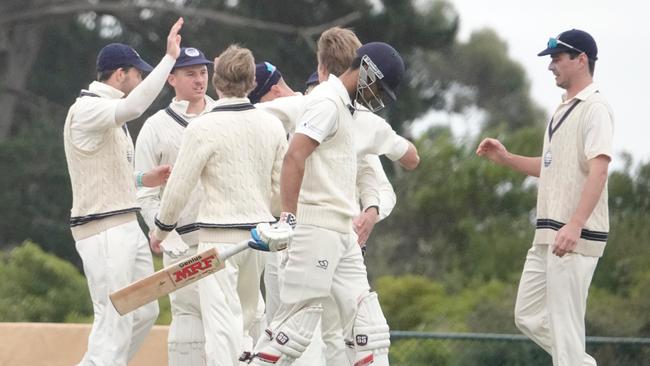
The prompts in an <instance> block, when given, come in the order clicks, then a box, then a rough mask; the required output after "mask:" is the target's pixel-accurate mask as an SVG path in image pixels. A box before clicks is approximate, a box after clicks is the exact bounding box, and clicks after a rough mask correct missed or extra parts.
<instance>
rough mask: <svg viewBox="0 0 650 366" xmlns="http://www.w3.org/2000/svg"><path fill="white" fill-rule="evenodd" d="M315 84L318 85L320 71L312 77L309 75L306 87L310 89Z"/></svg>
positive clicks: (315, 72)
mask: <svg viewBox="0 0 650 366" xmlns="http://www.w3.org/2000/svg"><path fill="white" fill-rule="evenodd" d="M314 84H318V71H314V72H313V73H312V74H311V75H309V78H307V81H305V86H306V87H308V88H309V87H310V86H312V85H314Z"/></svg>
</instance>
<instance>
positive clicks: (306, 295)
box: [256, 224, 370, 366]
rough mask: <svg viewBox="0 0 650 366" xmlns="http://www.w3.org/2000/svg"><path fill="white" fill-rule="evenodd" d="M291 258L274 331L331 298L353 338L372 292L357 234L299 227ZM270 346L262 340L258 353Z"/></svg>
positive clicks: (283, 276) (283, 268) (285, 269)
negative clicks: (364, 302)
mask: <svg viewBox="0 0 650 366" xmlns="http://www.w3.org/2000/svg"><path fill="white" fill-rule="evenodd" d="M287 255H288V258H287V261H286V264H283V265H282V266H281V267H280V274H279V278H280V286H279V287H280V288H279V292H280V305H279V307H278V309H277V311H276V313H275V316H274V317H273V321H272V322H271V324H270V327H271V328H275V327H277V326H278V323H279V322H282V321H283V319H287V318H290V317H292V316H293V314H295V313H296V312H297V311H299V310H300V309H302V308H304V307H308V306H313V305H319V304H322V302H323V301H325V299H326V298H328V297H329V296H330V295H331V296H332V297H333V298H334V300H335V301H336V306H337V310H338V313H339V314H340V319H341V323H340V326H341V328H342V330H343V334H344V335H345V334H347V335H349V334H352V328H353V326H354V321H355V316H356V313H357V306H358V301H359V300H360V298H362V297H363V296H364V295H366V294H368V293H369V291H370V286H369V284H368V277H367V273H366V267H365V264H364V261H363V256H362V255H361V249H360V248H359V246H358V245H357V243H356V236H355V235H354V233H353V231H352V230H350V233H345V234H344V233H339V232H336V231H332V230H327V229H323V228H319V227H316V226H311V225H301V224H298V226H297V227H296V229H295V231H294V237H293V240H292V242H291V244H290V245H289V248H288V249H287ZM323 325H325V324H323ZM337 327H338V325H337ZM294 331H296V330H294ZM266 342H268V341H265V340H264V337H262V338H261V339H260V342H258V344H257V347H256V351H257V350H259V349H260V348H261V347H263V346H264V343H266ZM328 361H329V360H328ZM347 364H349V362H346V363H345V364H341V365H340V366H344V365H347ZM328 366H329V364H328ZM337 366H339V365H337Z"/></svg>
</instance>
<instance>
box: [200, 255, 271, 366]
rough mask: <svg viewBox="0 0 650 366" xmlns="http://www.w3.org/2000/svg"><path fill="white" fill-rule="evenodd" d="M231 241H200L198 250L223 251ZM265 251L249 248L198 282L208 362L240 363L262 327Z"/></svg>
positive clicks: (228, 365) (214, 365)
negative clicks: (240, 357)
mask: <svg viewBox="0 0 650 366" xmlns="http://www.w3.org/2000/svg"><path fill="white" fill-rule="evenodd" d="M231 245H233V244H232V243H199V249H198V250H199V252H202V251H204V250H208V249H210V248H216V249H217V251H222V250H223V249H224V248H227V247H228V246H231ZM264 254H265V253H263V252H260V251H258V250H252V249H246V250H244V251H243V252H241V253H238V254H236V255H234V256H233V257H231V258H230V259H228V260H227V261H226V264H225V268H224V269H222V270H221V271H219V272H216V273H214V274H213V275H210V276H208V277H205V278H203V279H202V280H201V281H198V283H199V298H200V303H201V314H202V315H203V328H204V330H205V351H206V359H207V364H208V365H209V366H237V365H239V356H241V354H242V352H244V351H250V350H251V349H252V348H253V344H254V342H255V341H256V339H254V338H255V337H256V333H258V331H259V320H260V319H258V318H259V317H263V313H260V312H259V305H260V301H262V300H261V297H262V296H261V295H262V294H261V291H260V278H261V275H262V271H263V270H264V260H265V257H264Z"/></svg>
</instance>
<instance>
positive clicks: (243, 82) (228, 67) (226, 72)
mask: <svg viewBox="0 0 650 366" xmlns="http://www.w3.org/2000/svg"><path fill="white" fill-rule="evenodd" d="M212 86H214V88H215V89H217V90H219V91H220V92H221V93H222V94H223V95H224V96H227V97H239V98H243V97H246V96H247V95H248V93H249V92H250V91H251V90H253V89H254V88H255V59H254V58H253V53H252V52H251V51H250V50H249V49H248V48H243V47H239V46H238V45H236V44H233V45H230V46H229V47H228V48H227V49H226V50H225V51H223V52H222V53H221V54H220V55H219V58H218V59H217V61H216V62H215V64H214V75H212Z"/></svg>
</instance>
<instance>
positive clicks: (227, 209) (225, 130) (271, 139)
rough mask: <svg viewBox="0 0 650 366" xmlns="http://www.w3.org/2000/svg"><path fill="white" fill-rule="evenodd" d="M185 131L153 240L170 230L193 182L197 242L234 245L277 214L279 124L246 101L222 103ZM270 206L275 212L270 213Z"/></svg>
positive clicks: (282, 138)
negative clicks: (197, 196)
mask: <svg viewBox="0 0 650 366" xmlns="http://www.w3.org/2000/svg"><path fill="white" fill-rule="evenodd" d="M215 105H216V107H215V108H214V109H213V111H211V112H209V113H206V114H204V115H202V116H200V117H198V118H196V119H195V120H194V121H192V123H191V124H190V125H189V126H188V127H187V128H186V130H185V132H184V134H183V141H182V143H181V148H180V151H179V153H178V158H177V159H176V164H175V165H174V169H173V170H172V175H171V177H170V178H169V181H168V182H167V186H166V187H165V192H164V193H163V197H162V202H161V204H160V212H159V213H158V216H157V218H156V220H155V223H156V229H155V231H154V235H155V236H156V237H157V238H159V239H164V238H165V237H166V235H167V233H168V232H169V231H171V230H173V229H174V227H175V226H176V222H177V220H178V217H179V215H180V213H181V210H182V209H183V207H184V206H185V204H186V202H187V200H188V197H189V195H190V193H191V192H192V190H193V189H194V187H195V186H196V184H197V183H198V181H199V179H200V180H201V184H202V186H203V191H204V193H205V194H204V196H203V199H202V201H201V205H200V208H199V215H198V218H197V223H196V225H197V226H198V227H199V228H200V229H199V240H200V241H202V242H236V241H239V240H242V239H245V238H246V237H248V235H249V233H248V231H247V230H223V229H250V228H253V227H255V225H257V224H258V223H260V222H273V221H275V218H274V214H276V215H279V212H277V211H279V198H280V171H281V169H282V160H283V158H284V154H285V152H286V148H287V138H286V135H285V133H284V128H283V127H282V124H281V122H280V121H279V120H278V119H277V118H275V117H273V116H271V115H270V114H268V113H265V112H262V111H259V110H257V109H255V108H254V107H253V106H252V105H251V104H250V102H249V101H248V99H247V98H224V99H220V100H219V101H217V102H216V104H215ZM272 207H278V209H276V212H273V209H272Z"/></svg>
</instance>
